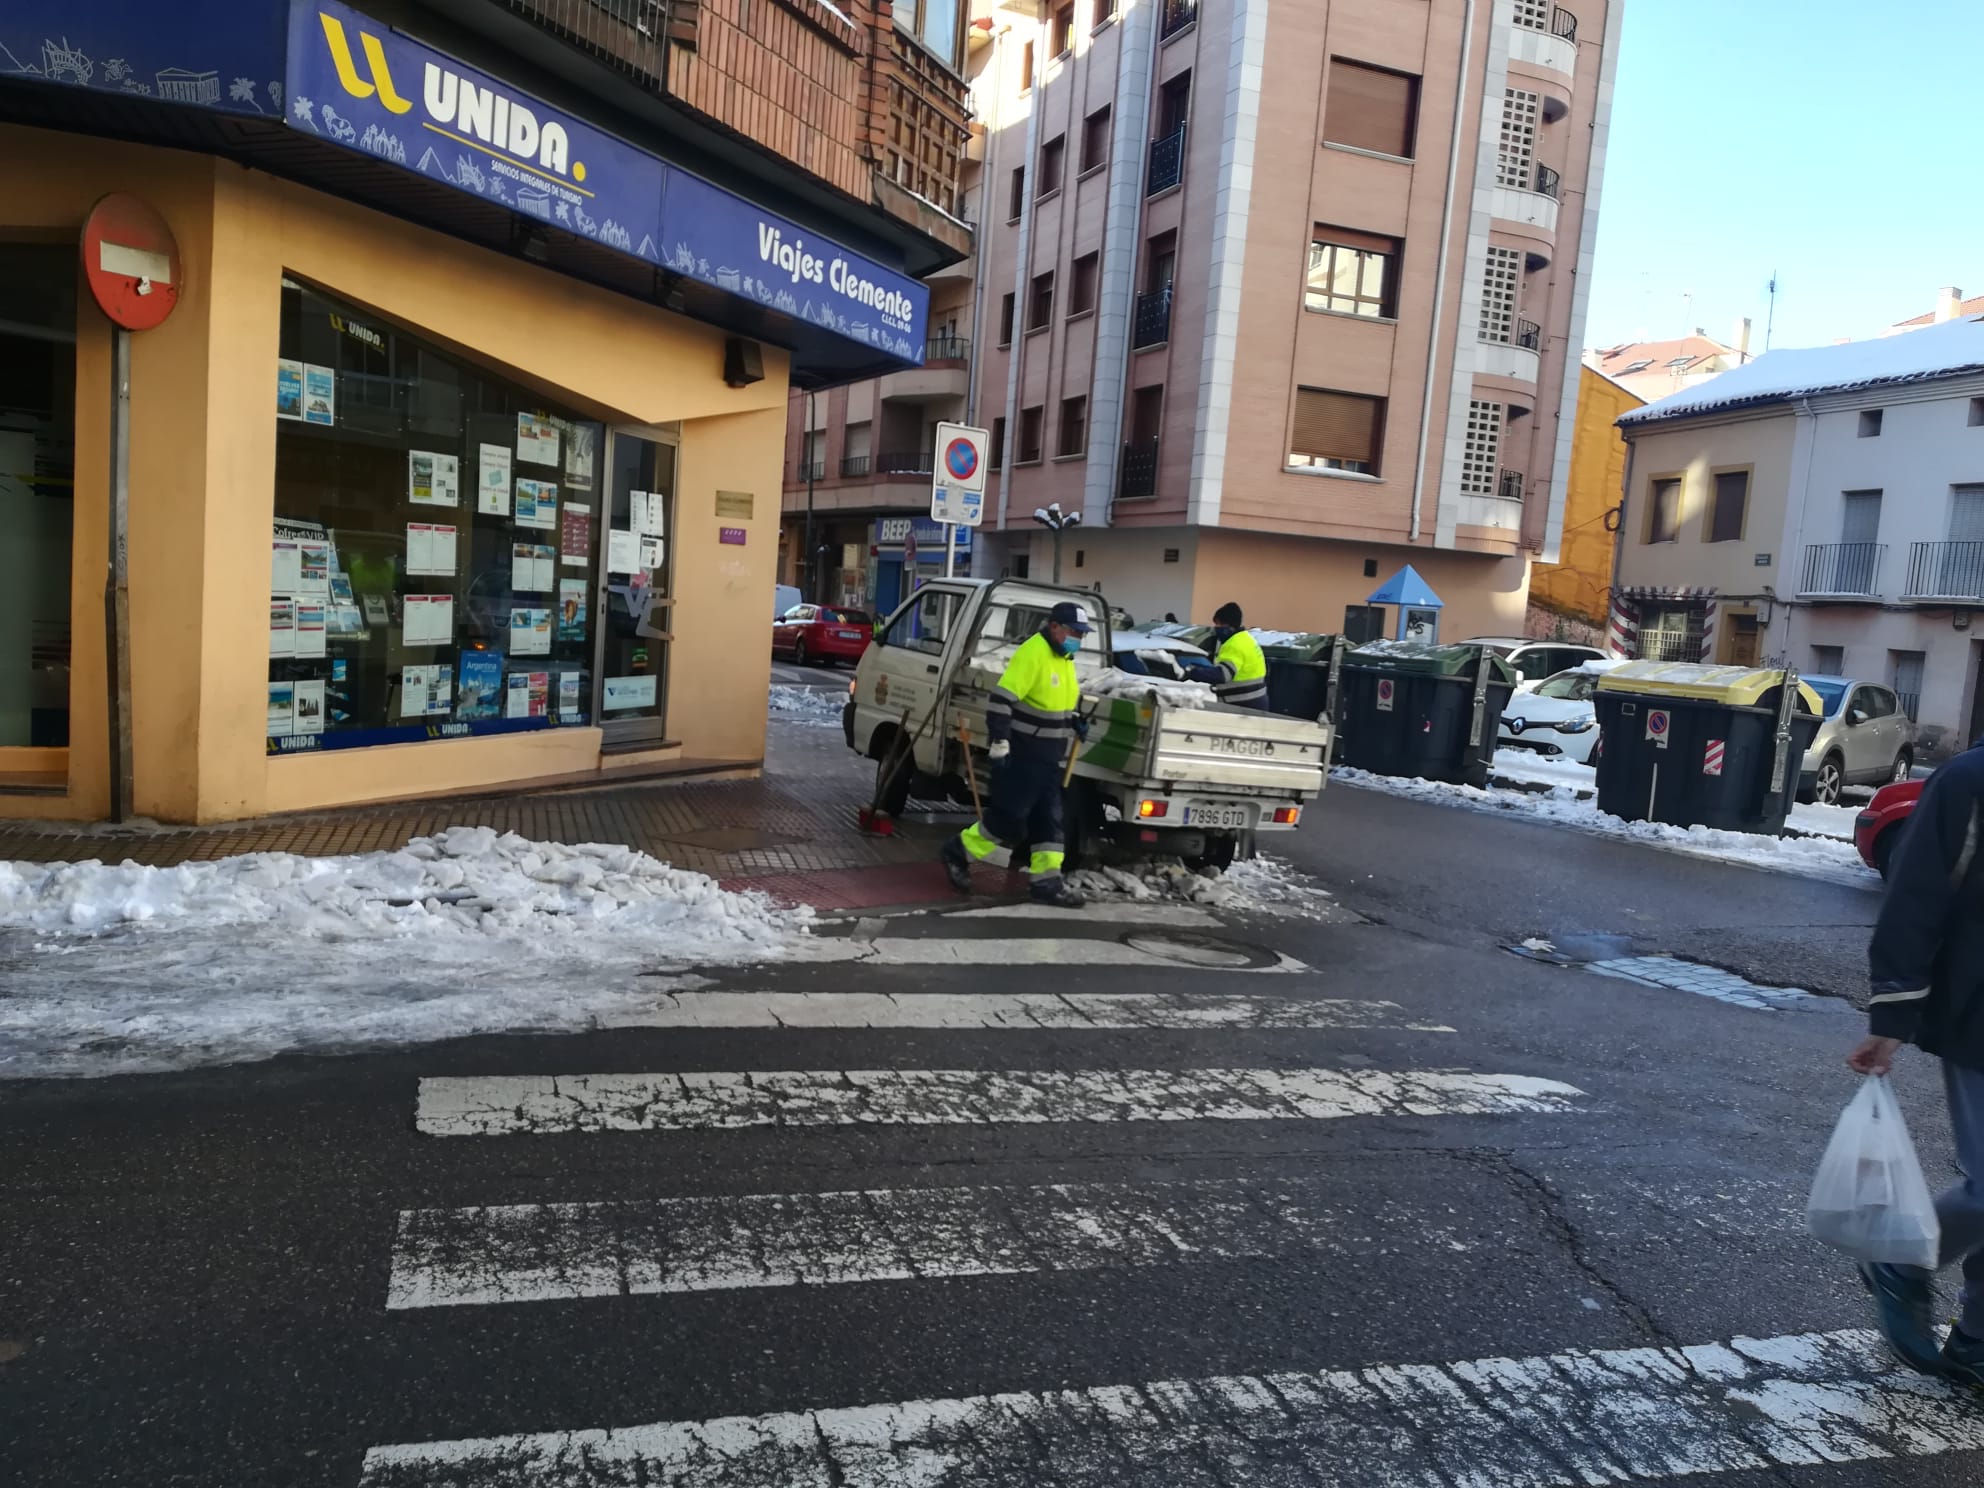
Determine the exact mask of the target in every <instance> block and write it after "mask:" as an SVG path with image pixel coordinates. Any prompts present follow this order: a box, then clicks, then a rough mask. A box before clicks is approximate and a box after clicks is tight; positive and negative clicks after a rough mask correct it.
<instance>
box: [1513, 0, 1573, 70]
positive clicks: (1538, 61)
mask: <svg viewBox="0 0 1984 1488" xmlns="http://www.w3.org/2000/svg"><path fill="white" fill-rule="evenodd" d="M1509 60H1510V61H1511V62H1526V63H1528V64H1529V65H1530V66H1532V67H1540V68H1543V69H1545V70H1547V71H1550V72H1555V73H1559V74H1561V75H1562V76H1564V77H1567V78H1568V77H1575V76H1576V75H1577V70H1578V18H1577V17H1576V16H1574V15H1572V14H1571V13H1570V12H1569V11H1568V10H1566V9H1564V7H1563V6H1561V5H1559V6H1556V7H1555V8H1554V10H1553V12H1552V14H1551V16H1550V26H1549V29H1548V30H1545V29H1543V28H1542V26H1541V24H1540V23H1539V24H1526V23H1524V22H1521V21H1518V22H1517V23H1516V25H1515V26H1514V28H1513V29H1512V30H1511V32H1510V36H1509Z"/></svg>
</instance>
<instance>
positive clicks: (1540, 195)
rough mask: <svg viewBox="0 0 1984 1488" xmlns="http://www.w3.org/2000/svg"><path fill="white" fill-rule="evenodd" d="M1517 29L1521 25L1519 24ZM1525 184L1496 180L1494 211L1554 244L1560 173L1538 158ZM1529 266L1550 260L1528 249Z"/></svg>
mask: <svg viewBox="0 0 1984 1488" xmlns="http://www.w3.org/2000/svg"><path fill="white" fill-rule="evenodd" d="M1518 30H1519V31H1520V28H1518ZM1528 180H1529V184H1528V185H1527V186H1506V185H1502V184H1500V183H1499V182H1498V183H1497V184H1496V186H1495V193H1494V198H1493V206H1492V208H1491V211H1492V212H1493V213H1494V215H1495V216H1496V217H1497V218H1499V219H1500V220H1502V221H1503V222H1507V223H1515V224H1518V225H1519V226H1520V227H1521V228H1522V229H1524V230H1526V232H1527V233H1528V234H1529V235H1531V236H1540V237H1543V238H1546V239H1548V240H1550V242H1551V243H1552V244H1553V245H1554V243H1555V241H1556V237H1557V214H1558V211H1559V207H1558V203H1557V198H1558V195H1559V193H1560V192H1561V191H1562V190H1563V177H1562V176H1561V175H1559V174H1558V173H1557V172H1556V171H1553V170H1552V169H1550V167H1549V166H1547V165H1544V164H1543V163H1542V162H1540V161H1538V162H1535V163H1533V164H1532V165H1531V168H1530V173H1529V177H1528ZM1530 258H1531V260H1532V262H1531V263H1530V265H1529V266H1530V267H1531V268H1532V269H1534V268H1538V267H1541V265H1539V264H1537V263H1536V262H1534V260H1536V259H1538V258H1541V259H1542V260H1543V262H1544V263H1548V262H1549V255H1548V254H1547V253H1538V252H1537V251H1536V250H1535V249H1533V248H1532V249H1530Z"/></svg>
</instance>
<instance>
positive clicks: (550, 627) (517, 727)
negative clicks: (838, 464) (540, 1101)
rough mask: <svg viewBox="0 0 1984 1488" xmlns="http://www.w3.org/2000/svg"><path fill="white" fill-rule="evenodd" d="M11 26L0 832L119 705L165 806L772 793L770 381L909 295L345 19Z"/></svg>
mask: <svg viewBox="0 0 1984 1488" xmlns="http://www.w3.org/2000/svg"><path fill="white" fill-rule="evenodd" d="M12 9H13V8H11V7H10V13H9V15H8V16H6V17H0V159H4V160H5V161H6V162H7V183H8V189H7V191H6V192H5V193H4V197H0V368H3V369H4V370H0V817H46V818H68V819H84V820H88V819H99V818H103V817H105V816H106V815H109V814H111V813H112V811H113V803H114V794H113V775H114V773H115V772H114V771H113V767H112V758H113V753H112V745H111V742H110V740H111V738H112V736H113V734H114V728H113V717H114V711H115V710H117V709H119V708H124V709H128V719H129V739H130V746H129V770H128V776H129V787H128V788H129V792H130V799H129V803H128V808H127V809H128V810H129V812H130V813H132V814H135V815H138V816H144V817H151V818H155V819H158V820H161V821H169V822H212V821H223V820H230V819H238V818H243V817H250V816H257V815H261V814H264V813H269V812H283V811H295V810H302V809H312V808H323V807H333V806H337V805H342V804H348V803H355V802H364V801H376V800H384V799H391V798H404V797H411V796H420V795H429V794H440V793H448V792H456V791H466V790H477V789H488V788H491V787H501V786H505V785H519V786H521V785H524V784H526V783H543V782H550V781H558V780H569V779H572V778H574V777H579V778H584V777H586V776H588V775H589V774H596V773H597V772H599V771H601V770H605V769H619V768H620V767H648V768H652V769H656V770H661V769H667V768H675V769H689V768H699V769H726V768H728V769H738V770H749V769H752V768H755V767H756V765H757V764H758V763H759V762H760V761H761V759H762V756H763V742H764V727H765V702H764V700H765V685H766V682H767V672H768V660H767V657H766V651H765V647H764V645H763V643H762V641H763V631H764V615H765V613H766V612H767V610H768V608H769V605H770V601H771V593H770V591H771V586H772V582H773V578H774V565H775V562H776V549H777V534H778V519H779V511H778V508H779V483H780V462H781V446H782V440H783V434H784V425H785V409H786V396H787V388H788V385H789V383H791V382H792V381H793V380H795V379H797V380H800V381H804V380H806V379H811V380H813V381H814V382H819V381H840V380H844V379H846V378H851V377H856V376H868V375H874V374H875V373H876V372H877V371H887V370H891V369H892V368H894V367H896V366H900V365H903V364H907V363H913V362H914V361H915V360H916V359H917V357H918V356H919V354H920V348H921V347H922V345H923V342H924V318H925V309H926V298H925V294H924V291H923V290H922V288H921V286H919V285H918V284H916V283H915V282H914V281H913V280H911V279H909V278H907V277H905V276H904V275H903V274H902V273H901V272H898V271H897V270H896V269H892V268H891V267H889V266H888V265H886V264H884V263H881V262H877V261H875V260H874V259H871V258H869V257H866V256H864V255H861V254H858V253H855V252H853V251H851V250H848V249H846V248H843V247H841V246H839V245H838V244H837V243H835V242H833V241H831V240H829V239H827V238H826V237H824V235H822V234H820V233H818V232H816V231H813V230H811V229H809V228H805V227H802V226H800V225H799V224H798V223H796V222H795V221H793V220H791V219H789V218H786V217H782V216H775V215H773V214H772V213H770V212H768V211H766V210H763V209H761V208H759V207H758V206H756V205H754V204H753V203H752V202H749V201H747V200H745V199H743V198H742V197H739V196H738V195H735V194H733V193H731V192H729V191H726V190H724V189H721V188H719V187H717V186H715V185H713V184H711V183H710V182H708V181H707V180H704V179H702V178H700V177H698V176H696V175H692V174H690V173H689V172H688V171H686V170H684V169H682V168H680V167H679V165H677V164H676V163H675V162H674V161H673V160H663V159H662V158H660V157H659V156H657V155H655V154H651V153H647V152H646V151H644V150H642V149H638V148H636V147H635V146H633V145H631V144H630V143H628V142H627V140H626V139H624V138H622V137H620V136H619V135H616V134H609V133H606V132H604V131H603V130H601V129H599V128H596V127H594V125H592V124H590V123H588V122H586V120H585V119H583V118H581V117H578V116H577V115H576V114H574V113H571V112H568V111H565V110H561V109H560V108H557V107H554V106H553V105H552V104H550V103H547V102H545V101H544V99H543V98H542V97H540V96H536V95H533V94H530V93H526V92H525V91H524V90H522V89H521V88H520V87H518V86H516V85H515V84H513V83H512V82H509V81H506V80H504V79H503V78H501V77H498V76H495V75H493V74H492V73H490V72H485V71H482V70H480V69H477V68H473V67H470V66H468V65H466V64H465V63H464V62H462V61H460V60H458V59H457V57H456V56H454V55H452V54H444V53H443V52H441V51H440V50H437V49H435V48H434V47H430V46H428V45H426V44H424V42H423V41H422V40H420V39H416V38H415V37H413V36H410V35H407V34H405V33H403V32H400V31H396V30H394V29H392V28H391V27H390V26H387V25H384V24H381V23H379V22H377V21H376V20H373V19H371V18H369V17H367V16H364V15H361V14H359V13H357V12H355V11H352V10H350V9H347V8H345V7H342V6H338V5H333V4H305V3H296V4H294V5H292V6H290V7H288V8H287V9H285V8H283V7H280V6H272V5H268V4H266V3H264V4H256V3H253V0H184V3H182V4H180V5H178V6H175V7H172V8H171V9H172V11H173V14H172V17H171V20H170V24H169V25H168V24H166V23H165V22H162V21H161V20H159V19H158V18H157V17H156V16H155V15H153V14H152V12H151V11H149V10H147V9H146V8H145V7H142V6H140V5H137V4H135V3H126V0H116V3H106V4H104V5H103V6H101V7H100V9H101V11H102V14H101V15H95V14H93V15H92V16H91V18H89V19H87V20H84V21H81V22H78V21H77V20H76V19H75V16H74V7H72V6H56V5H54V4H51V3H45V0H27V10H28V11H29V12H31V13H32V12H35V11H38V10H39V11H43V12H45V13H44V14H42V15H40V16H34V15H32V14H30V15H28V16H20V15H16V14H13V13H12ZM58 12H60V14H61V19H58V18H57V13H58ZM79 31H87V32H89V33H90V34H89V35H88V36H83V35H79V34H78V33H79ZM168 33H169V34H168ZM48 37H56V38H59V40H56V41H50V40H48V39H47V38H48ZM189 53H190V54H191V55H188V54H189ZM195 64H198V65H195ZM230 80H232V81H230ZM112 134H115V135H117V136H120V138H110V137H108V136H110V135H112ZM168 139H169V140H171V141H173V144H172V145H167V144H165V143H159V142H152V141H155V140H156V141H163V140H168ZM112 193H128V194H129V195H131V196H133V197H137V198H139V199H141V200H142V201H143V202H144V203H147V204H149V205H150V206H151V207H152V208H154V209H156V212H157V213H158V214H159V215H160V216H162V217H163V219H164V222H165V224H166V226H167V227H168V228H169V229H170V232H171V235H172V238H173V239H174V240H175V241H176V246H177V251H178V264H177V268H176V270H175V271H174V272H175V273H176V276H177V282H176V283H174V284H172V285H171V286H170V292H171V293H172V295H174V296H175V297H176V303H175V304H174V306H173V308H172V312H171V314H170V315H169V316H168V317H167V318H166V319H165V320H164V322H163V323H162V324H160V325H159V326H157V328H155V329H149V330H142V331H137V332H133V333H126V334H129V366H130V371H129V393H130V396H129V415H128V430H129V456H128V472H129V474H128V553H129V634H130V642H129V692H128V701H127V702H120V700H119V696H118V693H117V690H116V689H115V688H114V687H113V686H112V684H111V682H110V680H109V679H110V677H111V676H112V674H113V668H112V666H111V665H110V664H109V663H108V662H107V661H106V635H107V631H108V629H109V627H108V626H107V625H106V622H105V618H104V617H105V598H104V592H105V591H104V574H105V569H106V559H105V554H106V551H107V545H108V542H109V530H110V522H111V513H112V501H111V492H112V486H113V480H112V472H113V456H112V451H111V442H112V403H113V394H112V370H113V348H114V342H113V329H112V326H111V324H110V322H109V321H108V320H107V319H106V317H105V316H104V314H103V313H101V312H100V311H99V309H98V308H97V305H96V303H95V302H94V300H93V299H92V297H91V293H90V290H89V288H88V287H87V285H86V284H85V282H84V279H83V276H82V275H81V274H80V273H79V272H78V247H77V244H78V234H79V231H80V230H81V228H82V226H83V224H84V222H85V220H86V218H88V217H89V216H90V213H91V211H92V208H93V206H94V205H95V204H96V203H98V202H99V201H100V200H101V199H102V198H104V197H106V196H107V195H109V194H112ZM144 261H150V260H144Z"/></svg>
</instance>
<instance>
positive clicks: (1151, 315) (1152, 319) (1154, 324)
mask: <svg viewBox="0 0 1984 1488" xmlns="http://www.w3.org/2000/svg"><path fill="white" fill-rule="evenodd" d="M1170 339H1171V286H1170V285H1168V284H1167V285H1165V286H1164V288H1162V289H1152V290H1147V291H1145V292H1144V293H1143V294H1140V295H1138V296H1137V308H1136V313H1135V315H1134V316H1133V317H1132V320H1131V325H1130V346H1131V347H1132V349H1134V350H1136V351H1143V350H1145V349H1146V348H1148V347H1152V346H1162V345H1163V344H1164V343H1165V342H1167V341H1169V340H1170Z"/></svg>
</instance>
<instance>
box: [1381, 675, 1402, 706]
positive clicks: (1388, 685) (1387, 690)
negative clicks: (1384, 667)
mask: <svg viewBox="0 0 1984 1488" xmlns="http://www.w3.org/2000/svg"><path fill="white" fill-rule="evenodd" d="M1397 687H1398V684H1397V683H1395V682H1393V681H1392V679H1391V678H1390V677H1380V678H1379V679H1378V711H1379V712H1380V713H1389V712H1391V710H1392V695H1393V693H1394V692H1395V691H1396V690H1397Z"/></svg>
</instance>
